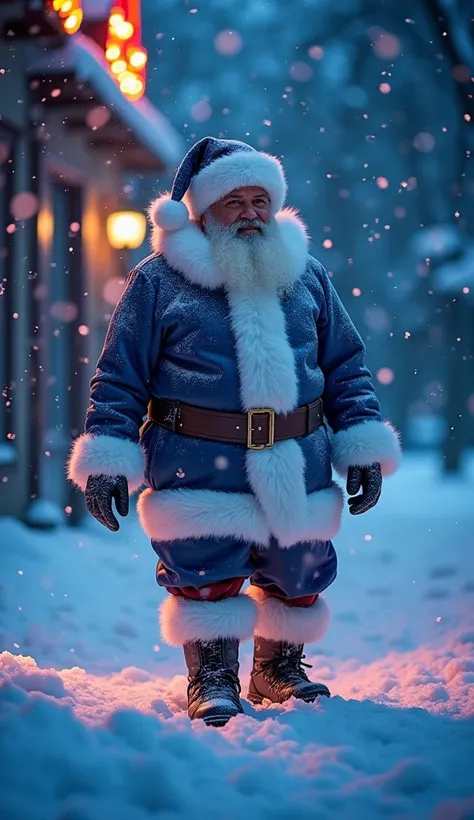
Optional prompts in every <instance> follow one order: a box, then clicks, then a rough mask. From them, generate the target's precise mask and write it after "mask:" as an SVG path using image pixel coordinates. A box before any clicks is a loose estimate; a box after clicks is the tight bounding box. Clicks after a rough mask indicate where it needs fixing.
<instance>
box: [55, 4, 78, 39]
mask: <svg viewBox="0 0 474 820" xmlns="http://www.w3.org/2000/svg"><path fill="white" fill-rule="evenodd" d="M49 5H50V7H51V8H52V9H53V11H55V12H57V14H58V15H59V17H60V18H61V23H62V27H63V29H64V31H65V32H66V34H74V33H75V32H76V31H79V29H80V27H81V24H82V18H83V11H82V6H81V0H50V3H49Z"/></svg>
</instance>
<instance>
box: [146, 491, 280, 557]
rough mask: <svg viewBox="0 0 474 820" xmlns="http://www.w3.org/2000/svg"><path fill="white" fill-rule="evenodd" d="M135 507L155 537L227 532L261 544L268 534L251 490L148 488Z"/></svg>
mask: <svg viewBox="0 0 474 820" xmlns="http://www.w3.org/2000/svg"><path fill="white" fill-rule="evenodd" d="M137 510H138V515H139V517H140V522H141V525H142V527H143V529H144V530H145V532H146V534H147V535H148V537H149V538H153V539H154V540H156V541H174V540H176V539H180V538H213V537H214V538H226V537H229V536H230V537H234V538H239V539H242V540H245V541H250V542H252V543H256V544H258V545H259V546H263V547H264V546H266V545H267V544H268V541H269V538H270V532H269V529H268V524H267V522H266V520H265V517H264V515H263V513H262V510H261V508H260V507H259V505H258V503H257V500H256V499H255V498H254V496H253V495H251V494H250V493H228V492H219V491H217V490H188V489H185V488H183V489H179V490H159V491H158V492H155V491H153V490H150V489H147V490H144V492H143V493H142V494H141V495H140V498H139V499H138V505H137ZM196 549H199V545H197V546H196Z"/></svg>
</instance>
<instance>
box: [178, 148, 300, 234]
mask: <svg viewBox="0 0 474 820" xmlns="http://www.w3.org/2000/svg"><path fill="white" fill-rule="evenodd" d="M254 185H255V186H259V187H261V188H264V189H265V190H266V191H267V193H268V194H269V195H270V199H271V203H272V210H273V213H276V212H277V211H279V210H280V208H282V207H283V205H284V202H285V198H286V189H287V185H286V180H285V174H284V171H283V167H282V165H281V162H280V161H279V160H278V159H277V158H276V157H272V156H270V154H265V153H264V152H263V151H258V152H257V151H236V152H235V153H233V154H227V155H226V156H223V157H220V158H219V159H216V160H214V162H212V163H211V164H210V165H208V166H207V167H206V168H203V169H202V171H200V172H199V173H198V174H196V176H194V177H193V178H192V180H191V185H190V187H189V190H188V192H187V194H186V197H185V199H186V201H187V202H188V203H189V208H190V211H191V215H192V217H193V219H199V217H200V216H202V214H203V213H204V211H207V209H208V208H209V206H210V205H213V204H214V202H218V201H219V200H220V199H222V197H224V196H227V194H230V193H231V191H234V190H235V189H236V188H244V187H248V186H254Z"/></svg>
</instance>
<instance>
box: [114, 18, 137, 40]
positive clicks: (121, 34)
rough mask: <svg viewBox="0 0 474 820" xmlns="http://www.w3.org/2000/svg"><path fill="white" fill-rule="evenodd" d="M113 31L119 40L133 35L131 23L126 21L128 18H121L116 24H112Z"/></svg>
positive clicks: (128, 38)
mask: <svg viewBox="0 0 474 820" xmlns="http://www.w3.org/2000/svg"><path fill="white" fill-rule="evenodd" d="M112 29H113V33H114V34H115V36H116V37H118V38H119V40H130V37H131V36H132V35H133V32H134V31H135V29H134V28H133V26H132V24H131V23H129V22H128V20H122V21H121V22H120V23H117V25H115V26H112Z"/></svg>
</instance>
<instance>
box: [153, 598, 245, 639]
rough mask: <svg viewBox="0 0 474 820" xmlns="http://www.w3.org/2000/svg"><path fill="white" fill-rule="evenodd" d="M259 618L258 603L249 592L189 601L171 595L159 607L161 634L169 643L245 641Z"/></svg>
mask: <svg viewBox="0 0 474 820" xmlns="http://www.w3.org/2000/svg"><path fill="white" fill-rule="evenodd" d="M256 620H257V606H256V604H255V602H254V601H253V600H252V599H251V598H250V597H249V596H248V595H236V596H234V597H233V598H225V599H224V600H223V601H190V600H187V599H186V598H182V597H179V596H177V595H171V594H170V595H169V596H168V597H167V598H165V600H164V601H163V603H162V605H161V608H160V625H161V634H162V636H163V640H164V641H166V643H167V644H169V645H170V646H182V645H183V644H184V643H186V642H187V641H212V640H215V639H217V638H238V640H240V641H243V640H245V639H247V638H250V637H251V636H252V634H253V631H254V628H255V623H256Z"/></svg>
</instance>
